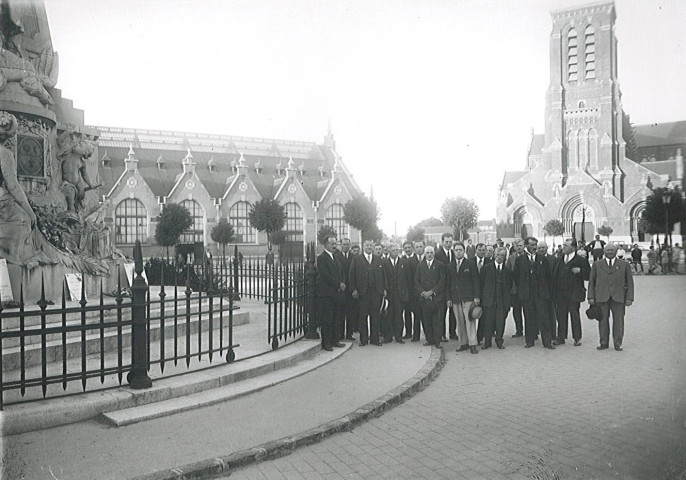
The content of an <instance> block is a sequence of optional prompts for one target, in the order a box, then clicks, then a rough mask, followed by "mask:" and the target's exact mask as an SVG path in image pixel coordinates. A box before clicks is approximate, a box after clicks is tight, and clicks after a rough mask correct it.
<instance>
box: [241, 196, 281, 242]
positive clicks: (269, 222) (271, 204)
mask: <svg viewBox="0 0 686 480" xmlns="http://www.w3.org/2000/svg"><path fill="white" fill-rule="evenodd" d="M248 219H249V220H250V225H252V227H253V228H255V229H256V230H258V231H260V232H267V246H268V247H271V245H272V239H271V234H272V233H273V232H276V231H277V230H281V229H282V228H283V227H284V225H285V224H286V209H285V208H284V207H283V205H281V204H280V203H279V202H277V201H276V200H273V199H270V198H263V199H262V200H259V201H257V202H255V203H253V204H252V205H251V206H250V213H249V214H248Z"/></svg>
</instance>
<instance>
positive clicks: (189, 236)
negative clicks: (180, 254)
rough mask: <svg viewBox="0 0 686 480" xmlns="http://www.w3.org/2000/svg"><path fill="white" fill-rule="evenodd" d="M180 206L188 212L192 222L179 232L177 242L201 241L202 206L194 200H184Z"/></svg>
mask: <svg viewBox="0 0 686 480" xmlns="http://www.w3.org/2000/svg"><path fill="white" fill-rule="evenodd" d="M181 206H182V207H184V208H185V209H186V210H188V211H189V212H190V214H191V218H192V219H193V224H192V225H191V227H190V228H189V229H188V230H185V231H184V232H183V233H182V234H181V238H180V239H179V243H195V242H202V241H203V230H204V216H205V215H204V212H203V210H202V207H201V206H200V204H199V203H198V202H196V201H195V200H184V201H183V202H181Z"/></svg>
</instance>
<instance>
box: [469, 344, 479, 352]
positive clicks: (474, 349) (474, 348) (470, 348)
mask: <svg viewBox="0 0 686 480" xmlns="http://www.w3.org/2000/svg"><path fill="white" fill-rule="evenodd" d="M469 351H470V352H472V353H479V350H478V349H477V348H476V346H475V345H472V346H471V347H469Z"/></svg>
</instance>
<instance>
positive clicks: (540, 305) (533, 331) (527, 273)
mask: <svg viewBox="0 0 686 480" xmlns="http://www.w3.org/2000/svg"><path fill="white" fill-rule="evenodd" d="M537 246H538V240H537V239H535V238H534V237H528V238H527V239H526V249H527V251H526V253H525V254H524V255H520V256H519V257H517V259H516V260H515V265H514V271H513V274H514V275H513V278H514V282H515V285H516V286H517V297H518V298H519V300H520V301H521V302H522V303H523V304H524V337H525V340H526V343H525V344H524V347H525V348H531V347H533V346H534V340H535V337H536V336H537V334H538V330H539V329H540V331H541V340H542V341H543V346H544V347H545V348H549V349H551V350H552V349H554V348H555V347H554V346H553V344H552V333H551V332H550V321H549V320H548V317H547V315H548V314H549V312H550V269H549V268H548V260H547V258H546V257H544V256H543V255H538V254H537V253H536V249H537ZM537 324H538V326H537Z"/></svg>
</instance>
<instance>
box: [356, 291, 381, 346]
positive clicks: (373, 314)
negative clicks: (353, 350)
mask: <svg viewBox="0 0 686 480" xmlns="http://www.w3.org/2000/svg"><path fill="white" fill-rule="evenodd" d="M359 308H360V312H359V317H358V318H359V319H360V343H368V342H369V341H370V340H371V341H372V343H378V341H379V309H380V308H381V295H379V294H378V293H368V294H366V295H362V296H361V297H360V303H359ZM367 318H369V322H367Z"/></svg>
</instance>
